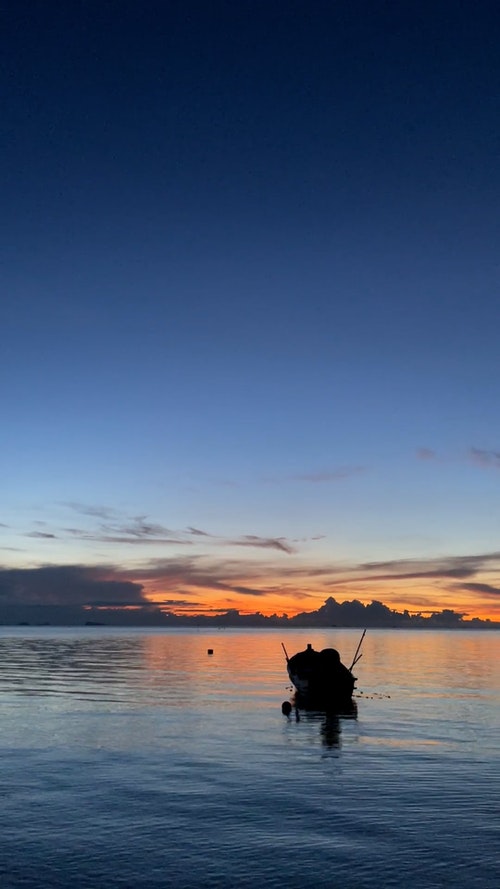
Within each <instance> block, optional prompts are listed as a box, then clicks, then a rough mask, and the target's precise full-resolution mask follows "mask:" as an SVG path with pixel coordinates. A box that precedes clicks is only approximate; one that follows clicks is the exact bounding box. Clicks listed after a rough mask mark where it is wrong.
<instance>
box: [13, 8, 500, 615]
mask: <svg viewBox="0 0 500 889" xmlns="http://www.w3.org/2000/svg"><path fill="white" fill-rule="evenodd" d="M0 26H1V41H2V52H1V55H2V59H3V62H2V106H3V107H2V113H1V117H0V126H1V131H2V139H1V146H2V149H1V150H2V165H1V171H2V172H1V183H2V185H1V189H2V191H1V199H2V208H3V213H2V221H3V232H2V238H1V254H2V292H3V295H2V299H1V306H0V325H1V343H2V346H1V350H0V361H1V378H0V380H1V382H0V385H1V407H2V436H1V452H2V485H1V499H0V522H1V525H0V581H2V578H3V586H2V583H0V587H1V588H2V592H3V597H4V598H3V601H4V602H6V601H14V600H15V599H16V596H17V598H18V599H19V600H21V599H22V596H23V595H24V596H28V597H29V595H31V601H45V599H47V600H50V601H57V602H61V603H62V602H64V601H66V600H68V601H73V600H78V601H81V599H78V596H79V595H83V594H80V593H77V592H75V590H76V589H77V587H78V588H79V586H78V583H77V582H76V580H75V579H76V578H82V577H84V578H85V583H86V584H87V587H86V588H90V587H92V584H93V583H95V589H96V590H98V588H99V589H100V587H99V584H100V583H102V581H109V580H112V581H115V582H116V583H117V584H118V585H117V586H116V590H118V589H119V588H120V590H121V591H122V592H123V589H129V590H131V591H132V593H131V599H130V601H131V603H132V604H133V603H134V602H135V601H141V600H142V599H143V598H144V597H145V596H149V597H152V598H154V599H155V600H156V601H160V602H164V603H166V605H167V606H168V607H173V608H174V610H177V611H182V610H186V611H197V610H199V611H202V610H210V609H213V608H223V609H227V608H238V609H240V610H241V611H251V612H254V611H257V610H259V611H262V612H263V613H272V612H275V611H276V612H278V613H282V612H287V613H288V614H293V613H295V612H297V611H304V610H313V609H316V608H317V607H318V606H319V605H321V604H322V602H323V601H324V600H325V598H326V597H327V596H329V595H333V596H334V597H335V598H337V599H339V600H343V599H353V598H358V599H361V600H362V601H363V602H369V601H371V599H373V598H375V599H380V600H382V601H384V602H385V603H386V604H388V605H389V606H391V607H396V608H398V609H401V608H408V609H410V610H429V609H441V608H448V607H452V608H457V609H459V610H463V611H466V612H467V613H468V614H469V616H480V617H487V616H489V617H491V618H493V619H495V617H496V618H497V619H500V540H499V528H500V500H499V491H500V412H499V409H498V408H499V403H500V398H499V395H500V348H499V343H498V339H499V330H500V298H499V233H500V232H499V205H500V204H499V198H500V190H499V186H500V164H499V96H500V61H499V54H498V47H499V45H500V10H499V7H498V3H497V2H483V0H479V2H475V3H457V2H456V0H453V2H439V0H436V2H432V3H430V2H418V3H417V2H415V3H413V2H405V3H400V2H386V3H373V2H371V0H370V2H368V0H366V2H356V0H349V2H341V0H338V2H336V0H329V2H318V0H307V2H294V0H286V2H285V0H281V2H276V0H265V2H260V0H253V2H250V0H238V2H237V3H235V2H233V0H231V2H229V0H228V2H225V0H214V2H213V3H209V2H189V0H178V2H168V0H162V2H153V0H152V2H148V0H143V2H137V0H134V2H127V0H100V2H94V0H88V2H84V0H81V2H74V3H73V2H72V3H67V2H63V0H60V2H51V0H43V2H42V0H39V2H29V0H28V2H23V0H15V2H14V0H6V2H4V3H3V5H2V9H1V10H0ZM53 567H58V568H59V570H60V574H59V575H58V576H59V577H60V578H63V577H64V578H66V580H67V582H65V584H63V585H62V586H61V585H60V584H59V586H60V592H59V593H57V592H56V590H55V587H54V586H50V584H49V585H47V582H46V581H47V578H51V577H53V575H52V574H51V573H50V571H51V570H52V568H53ZM44 572H45V573H44ZM47 572H48V573H47ZM65 572H66V573H65ZM42 577H43V578H45V580H44V581H43V582H42V581H41V580H40V578H42ZM27 578H31V580H30V581H29V582H28V581H27V580H26V579H27ZM37 578H38V580H40V583H38V585H37V583H35V581H36V579H37ZM71 578H73V581H74V584H73V587H72V582H73V581H72V580H71ZM32 582H33V583H34V586H33V585H31V586H30V584H32ZM130 583H132V584H133V586H130ZM120 584H122V586H121V587H120ZM123 584H125V587H123ZM127 584H129V586H128V587H127ZM138 584H142V588H141V587H140V586H138ZM56 586H57V584H56ZM28 589H31V590H32V591H33V592H32V593H30V594H28V592H26V590H28ZM86 595H88V592H87V593H86ZM99 595H100V593H99ZM120 595H121V594H120ZM72 597H73V599H72ZM97 598H98V595H97V592H96V596H95V597H94V599H95V600H96V601H97ZM120 601H123V603H125V602H126V601H127V596H126V595H125V596H122V599H121V600H120Z"/></svg>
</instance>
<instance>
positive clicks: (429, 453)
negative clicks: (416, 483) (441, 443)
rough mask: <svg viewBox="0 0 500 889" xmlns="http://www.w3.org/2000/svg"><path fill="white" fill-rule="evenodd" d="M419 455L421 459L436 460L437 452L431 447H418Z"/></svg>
mask: <svg viewBox="0 0 500 889" xmlns="http://www.w3.org/2000/svg"><path fill="white" fill-rule="evenodd" d="M417 457H418V459H419V460H435V459H436V457H437V454H436V451H433V450H431V448H417Z"/></svg>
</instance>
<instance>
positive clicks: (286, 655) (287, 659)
mask: <svg viewBox="0 0 500 889" xmlns="http://www.w3.org/2000/svg"><path fill="white" fill-rule="evenodd" d="M281 647H282V649H283V651H284V652H285V657H286V662H287V663H288V661H289V660H290V658H289V657H288V654H287V650H286V648H285V646H284V645H283V642H282V643H281Z"/></svg>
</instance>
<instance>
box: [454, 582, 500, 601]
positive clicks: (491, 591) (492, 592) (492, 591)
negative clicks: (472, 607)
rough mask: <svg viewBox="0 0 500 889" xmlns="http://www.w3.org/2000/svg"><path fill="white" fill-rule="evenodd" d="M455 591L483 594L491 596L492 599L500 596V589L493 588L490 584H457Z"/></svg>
mask: <svg viewBox="0 0 500 889" xmlns="http://www.w3.org/2000/svg"><path fill="white" fill-rule="evenodd" d="M455 589H461V590H464V591H466V592H468V593H481V595H483V596H491V597H492V598H496V597H497V596H500V587H497V586H491V584H489V583H464V584H455Z"/></svg>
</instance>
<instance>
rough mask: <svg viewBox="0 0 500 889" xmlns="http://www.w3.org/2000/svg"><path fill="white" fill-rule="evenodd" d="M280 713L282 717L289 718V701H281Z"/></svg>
mask: <svg viewBox="0 0 500 889" xmlns="http://www.w3.org/2000/svg"><path fill="white" fill-rule="evenodd" d="M281 712H282V713H283V716H290V713H291V712H292V705H291V703H290V701H283V703H282V705H281Z"/></svg>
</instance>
